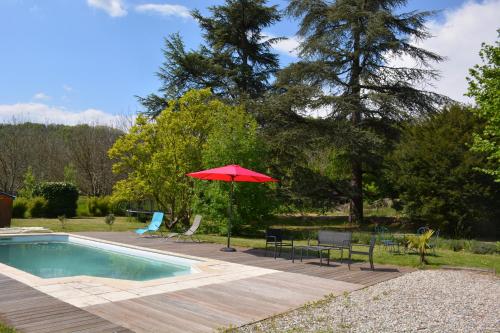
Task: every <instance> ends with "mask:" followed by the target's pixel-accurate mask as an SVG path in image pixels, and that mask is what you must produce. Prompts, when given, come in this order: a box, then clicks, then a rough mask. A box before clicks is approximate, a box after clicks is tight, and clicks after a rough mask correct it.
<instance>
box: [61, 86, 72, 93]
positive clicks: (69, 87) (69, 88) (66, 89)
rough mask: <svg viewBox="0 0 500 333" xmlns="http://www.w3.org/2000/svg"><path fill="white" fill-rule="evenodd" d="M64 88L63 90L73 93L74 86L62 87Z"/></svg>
mask: <svg viewBox="0 0 500 333" xmlns="http://www.w3.org/2000/svg"><path fill="white" fill-rule="evenodd" d="M62 87H63V89H64V90H65V91H67V92H71V91H73V87H72V86H70V85H69V84H63V86H62Z"/></svg>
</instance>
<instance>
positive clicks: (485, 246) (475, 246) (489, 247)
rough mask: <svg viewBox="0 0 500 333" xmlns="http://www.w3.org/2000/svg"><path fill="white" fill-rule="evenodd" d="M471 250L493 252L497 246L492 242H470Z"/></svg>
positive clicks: (473, 251)
mask: <svg viewBox="0 0 500 333" xmlns="http://www.w3.org/2000/svg"><path fill="white" fill-rule="evenodd" d="M471 252H472V253H476V254H494V253H495V252H497V248H496V245H495V244H492V243H485V242H472V246H471Z"/></svg>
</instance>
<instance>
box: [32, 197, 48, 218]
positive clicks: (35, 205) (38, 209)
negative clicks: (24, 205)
mask: <svg viewBox="0 0 500 333" xmlns="http://www.w3.org/2000/svg"><path fill="white" fill-rule="evenodd" d="M29 214H30V216H31V217H46V216H47V215H48V201H47V199H45V198H44V197H33V198H31V199H30V200H29Z"/></svg>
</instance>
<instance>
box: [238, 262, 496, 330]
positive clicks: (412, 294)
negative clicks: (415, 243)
mask: <svg viewBox="0 0 500 333" xmlns="http://www.w3.org/2000/svg"><path fill="white" fill-rule="evenodd" d="M238 332H500V279H498V278H497V277H495V276H493V275H492V274H479V273H471V272H467V271H444V270H432V271H417V272H414V273H410V274H406V275H404V276H402V277H400V278H397V279H393V280H389V281H386V282H382V283H379V284H377V285H374V286H371V287H368V288H365V289H362V290H358V291H354V292H352V293H350V294H346V295H343V296H338V297H335V298H329V299H326V300H324V301H320V302H317V303H315V304H309V305H306V306H304V307H302V308H300V309H297V310H294V311H292V312H289V313H287V314H284V315H280V316H277V317H274V318H269V319H266V320H265V321H262V322H259V323H256V324H252V325H249V326H245V327H241V328H239V329H238Z"/></svg>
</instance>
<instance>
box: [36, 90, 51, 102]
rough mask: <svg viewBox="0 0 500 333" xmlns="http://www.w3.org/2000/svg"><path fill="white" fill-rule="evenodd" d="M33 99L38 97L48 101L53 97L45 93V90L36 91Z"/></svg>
mask: <svg viewBox="0 0 500 333" xmlns="http://www.w3.org/2000/svg"><path fill="white" fill-rule="evenodd" d="M33 99H37V100H40V101H48V100H49V99H51V97H50V96H48V95H46V94H44V93H43V92H39V93H36V94H35V95H33Z"/></svg>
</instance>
